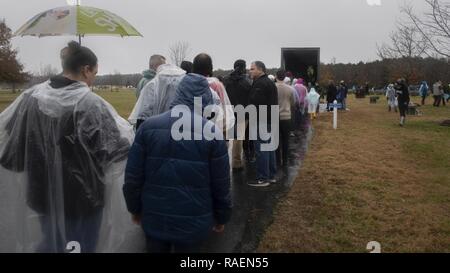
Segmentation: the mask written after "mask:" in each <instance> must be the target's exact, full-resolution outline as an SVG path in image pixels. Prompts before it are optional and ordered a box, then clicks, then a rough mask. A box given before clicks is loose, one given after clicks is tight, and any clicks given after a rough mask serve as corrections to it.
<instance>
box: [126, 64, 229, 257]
mask: <svg viewBox="0 0 450 273" xmlns="http://www.w3.org/2000/svg"><path fill="white" fill-rule="evenodd" d="M194 97H200V98H202V105H203V107H206V106H207V105H209V104H213V103H214V102H213V99H212V94H211V91H210V89H209V85H208V81H207V79H206V78H205V77H204V76H201V75H198V74H194V73H192V74H188V75H186V76H185V77H184V79H183V80H182V81H181V83H180V85H179V87H178V89H177V93H176V96H175V99H174V101H173V103H172V111H168V112H166V113H164V114H161V115H158V116H154V117H152V118H150V119H148V120H147V121H145V122H144V123H143V124H142V126H141V127H140V128H139V130H138V131H137V135H136V139H135V142H134V144H133V146H132V148H131V151H130V153H129V158H128V163H127V168H126V171H125V184H124V186H123V193H124V196H125V200H126V203H127V207H128V210H129V212H130V213H131V214H132V215H133V216H132V218H133V221H134V222H136V223H140V224H141V225H142V228H143V230H144V232H145V234H146V237H147V249H148V251H149V252H197V251H199V247H200V245H201V242H202V241H203V240H204V239H205V238H206V237H207V235H208V234H209V233H210V231H211V229H213V230H214V231H216V232H223V230H224V225H225V224H226V223H227V222H228V221H229V219H230V216H231V208H232V201H231V195H230V166H229V159H228V152H227V146H226V143H225V141H224V140H211V141H208V140H206V139H205V136H204V135H203V134H202V132H197V131H196V130H197V128H196V126H191V127H190V128H191V129H189V130H190V133H191V136H192V135H194V134H201V136H202V140H187V139H182V140H179V141H176V140H174V138H173V137H172V135H171V134H172V131H173V129H172V127H173V125H174V123H175V122H177V119H178V118H174V117H171V113H172V112H173V110H174V109H176V108H177V106H179V105H184V106H187V107H188V108H189V109H190V114H191V121H193V120H194V119H196V120H197V121H198V119H200V122H201V124H203V126H202V128H200V129H203V128H205V127H208V128H214V130H215V131H216V130H219V129H218V128H217V127H216V126H215V125H214V124H212V121H208V120H207V119H205V118H203V117H202V116H200V115H199V114H197V113H195V112H194ZM183 118H185V117H184V116H183ZM183 128H185V127H183ZM177 130H178V129H177Z"/></svg>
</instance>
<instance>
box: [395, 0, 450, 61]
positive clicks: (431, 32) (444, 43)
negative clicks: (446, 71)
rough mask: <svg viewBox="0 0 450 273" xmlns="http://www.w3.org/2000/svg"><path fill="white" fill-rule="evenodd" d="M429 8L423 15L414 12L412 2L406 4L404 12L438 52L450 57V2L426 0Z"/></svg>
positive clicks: (403, 8)
mask: <svg viewBox="0 0 450 273" xmlns="http://www.w3.org/2000/svg"><path fill="white" fill-rule="evenodd" d="M425 2H426V3H427V4H428V10H427V11H426V12H424V13H423V14H422V15H421V16H419V15H417V14H416V13H415V12H414V9H413V6H412V5H411V4H405V6H404V7H402V12H403V13H404V14H406V15H407V17H408V18H409V20H410V21H411V23H412V25H413V26H414V27H415V28H416V30H417V31H418V32H419V33H420V34H421V35H422V36H423V37H424V39H425V40H426V41H427V43H428V44H429V45H430V47H431V49H432V50H433V51H434V52H436V53H437V54H439V55H441V56H444V57H447V58H450V2H447V1H444V0H425Z"/></svg>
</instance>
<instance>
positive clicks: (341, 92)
mask: <svg viewBox="0 0 450 273" xmlns="http://www.w3.org/2000/svg"><path fill="white" fill-rule="evenodd" d="M347 95H348V88H347V85H345V82H344V81H341V82H340V83H339V88H338V96H337V99H338V102H339V103H342V110H347Z"/></svg>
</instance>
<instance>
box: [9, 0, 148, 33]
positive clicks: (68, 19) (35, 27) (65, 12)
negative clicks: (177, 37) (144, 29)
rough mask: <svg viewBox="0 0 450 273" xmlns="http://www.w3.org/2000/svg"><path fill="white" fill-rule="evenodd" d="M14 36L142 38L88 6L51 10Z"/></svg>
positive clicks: (116, 18) (111, 16)
mask: <svg viewBox="0 0 450 273" xmlns="http://www.w3.org/2000/svg"><path fill="white" fill-rule="evenodd" d="M14 35H15V36H27V35H29V36H38V37H43V36H59V35H76V36H80V37H81V36H85V35H107V36H121V37H124V36H141V37H142V35H141V34H140V33H139V32H138V31H137V30H136V29H135V28H134V27H133V26H132V25H130V24H129V23H128V22H127V21H125V20H124V19H122V18H121V17H119V16H118V15H116V14H114V13H112V12H109V11H107V10H103V9H98V8H93V7H87V6H79V5H78V6H65V7H59V8H54V9H51V10H48V11H45V12H42V13H39V14H38V15H36V16H34V17H33V18H32V19H30V20H29V21H28V22H27V23H26V24H25V25H23V26H22V27H21V28H20V29H19V30H17V31H16V33H15V34H14Z"/></svg>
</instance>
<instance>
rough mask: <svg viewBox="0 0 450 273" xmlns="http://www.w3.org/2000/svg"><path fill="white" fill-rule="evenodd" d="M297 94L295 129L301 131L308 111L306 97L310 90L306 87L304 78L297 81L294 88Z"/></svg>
mask: <svg viewBox="0 0 450 273" xmlns="http://www.w3.org/2000/svg"><path fill="white" fill-rule="evenodd" d="M294 89H295V93H296V94H297V105H296V107H295V111H294V112H295V114H294V116H295V119H294V122H295V124H294V128H295V129H296V130H298V129H300V126H301V123H302V121H303V119H304V116H305V112H306V111H305V110H306V109H307V107H308V105H307V101H306V96H307V95H308V89H307V88H306V86H305V82H304V80H303V79H302V78H300V79H297V84H296V85H295V86H294Z"/></svg>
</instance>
